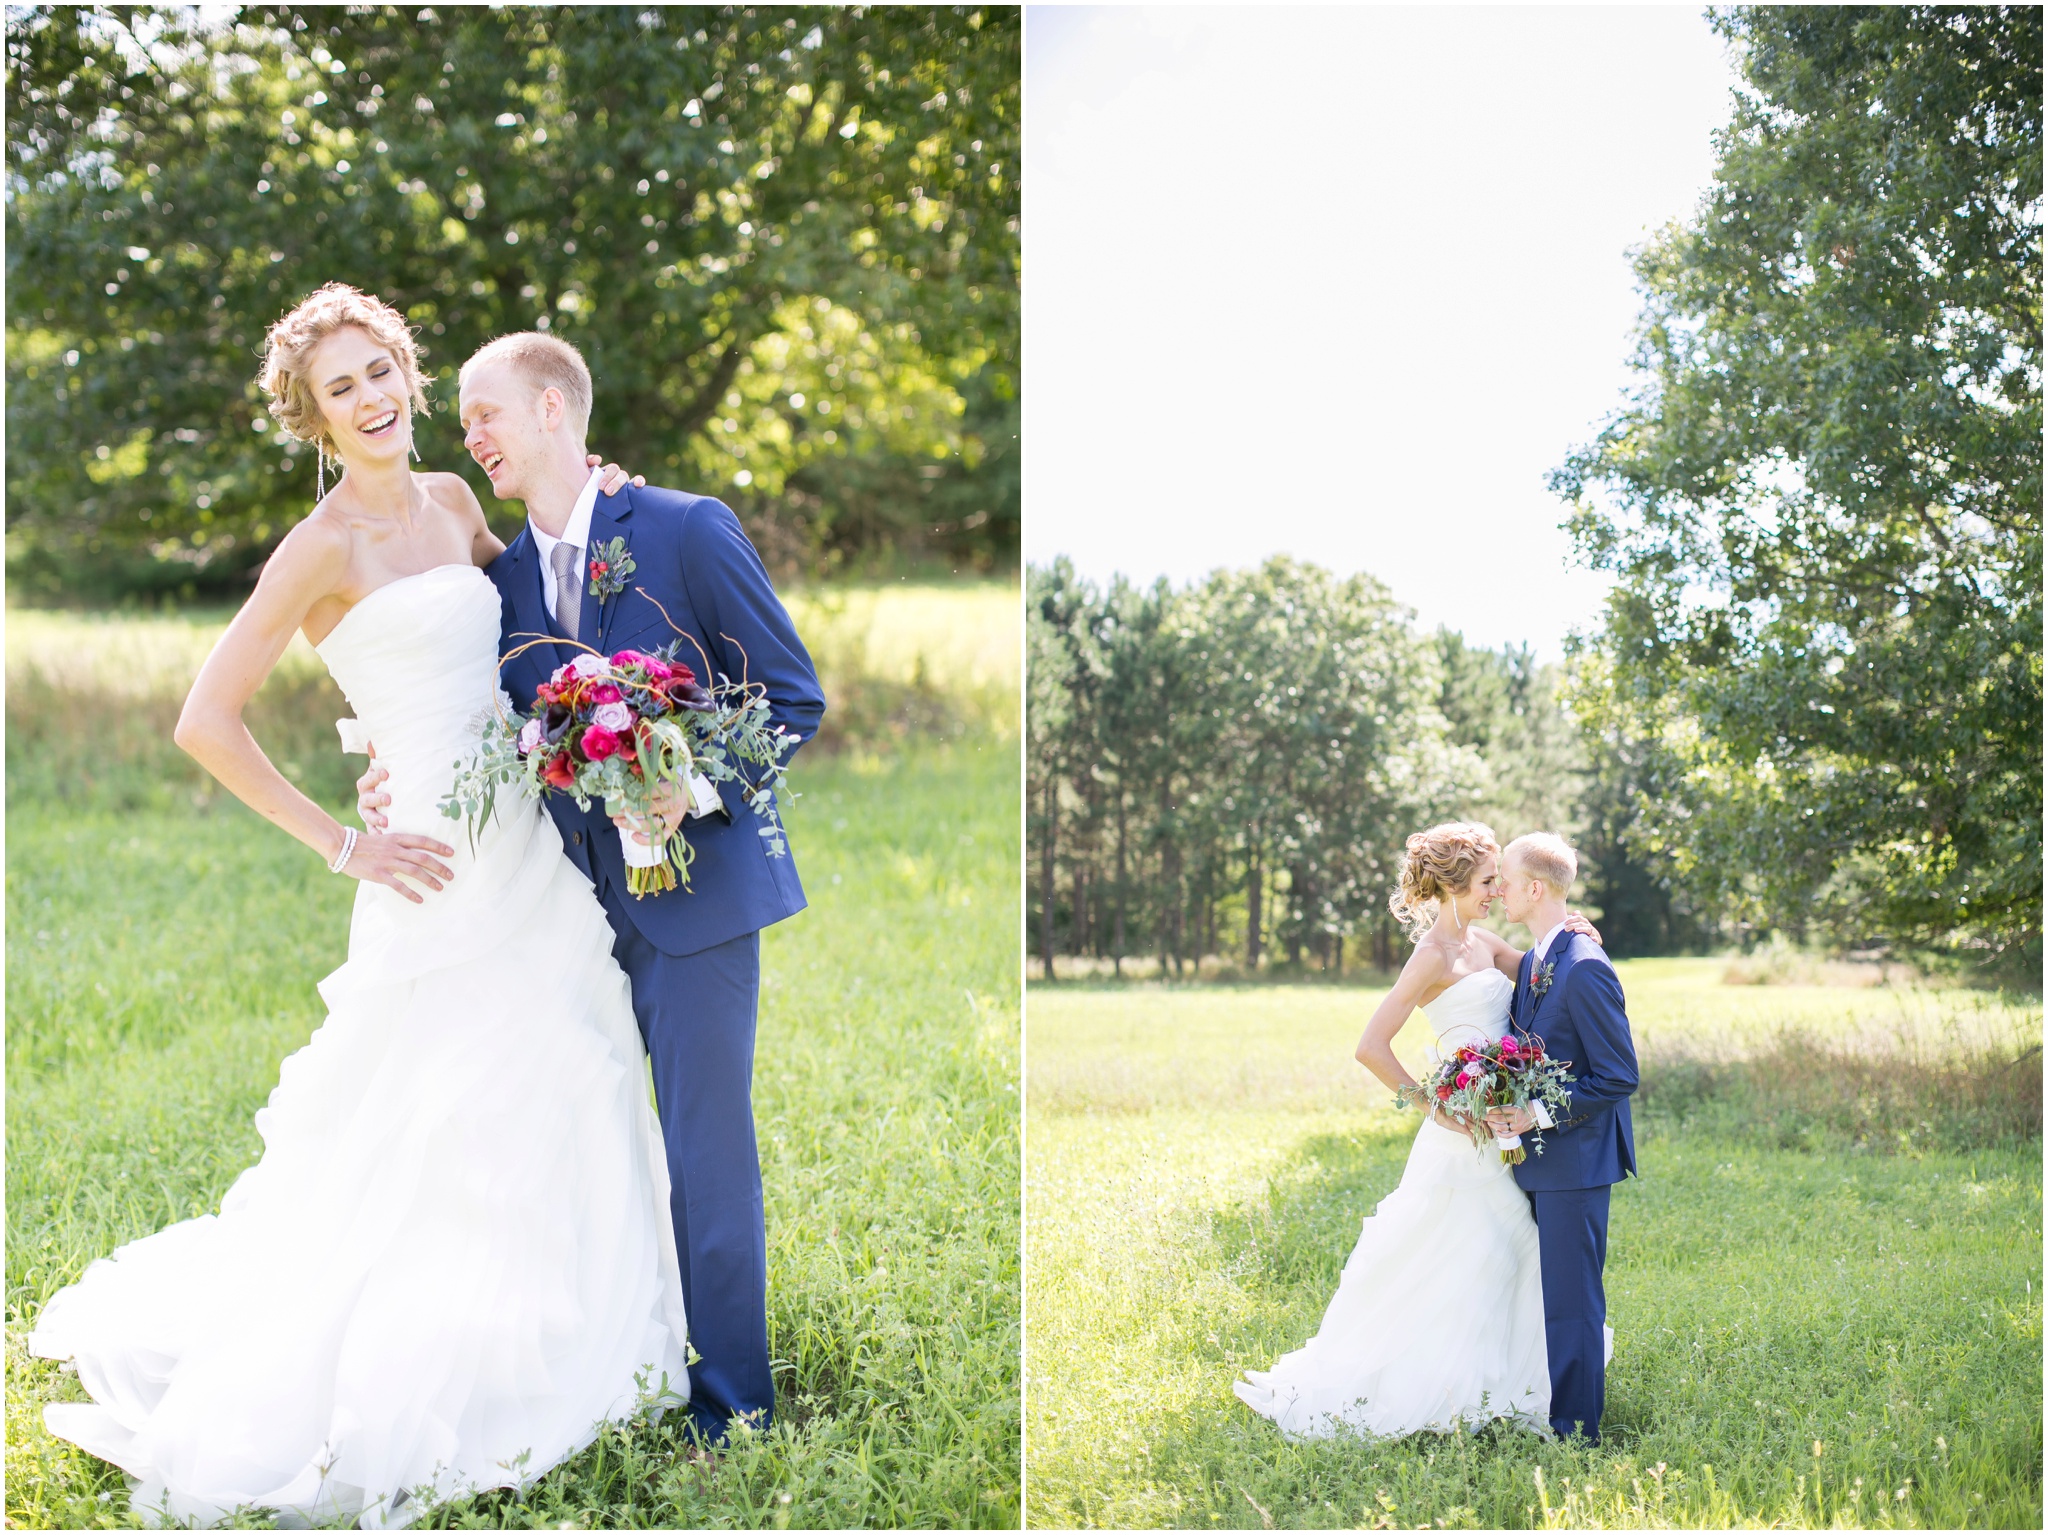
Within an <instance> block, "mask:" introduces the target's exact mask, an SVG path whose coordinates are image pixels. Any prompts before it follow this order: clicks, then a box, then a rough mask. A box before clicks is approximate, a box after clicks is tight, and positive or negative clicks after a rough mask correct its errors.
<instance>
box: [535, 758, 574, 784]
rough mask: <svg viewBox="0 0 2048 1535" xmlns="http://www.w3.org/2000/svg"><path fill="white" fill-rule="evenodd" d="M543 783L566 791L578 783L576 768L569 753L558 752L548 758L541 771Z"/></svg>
mask: <svg viewBox="0 0 2048 1535" xmlns="http://www.w3.org/2000/svg"><path fill="white" fill-rule="evenodd" d="M540 778H541V782H542V783H544V784H547V785H549V786H551V787H553V788H556V789H566V788H568V787H569V785H571V784H572V783H574V782H575V781H576V766H575V764H574V763H572V762H571V761H570V760H569V754H568V753H567V752H556V753H555V754H554V755H553V756H552V757H550V758H548V760H547V763H546V765H545V766H543V767H542V768H541V770H540Z"/></svg>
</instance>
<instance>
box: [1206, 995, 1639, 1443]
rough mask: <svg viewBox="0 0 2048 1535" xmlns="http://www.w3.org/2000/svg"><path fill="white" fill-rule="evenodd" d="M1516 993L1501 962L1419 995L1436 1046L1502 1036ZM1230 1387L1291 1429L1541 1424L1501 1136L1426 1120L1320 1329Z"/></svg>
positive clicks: (1529, 1251) (1538, 1372)
mask: <svg viewBox="0 0 2048 1535" xmlns="http://www.w3.org/2000/svg"><path fill="white" fill-rule="evenodd" d="M1513 994H1514V982H1513V981H1511V980H1509V979H1508V978H1507V977H1506V976H1505V975H1502V974H1501V973H1500V972H1499V971H1497V970H1482V971H1479V972H1477V973H1475V974H1473V975H1468V976H1465V977H1463V978H1462V979H1460V980H1458V981H1456V982H1454V983H1453V984H1452V985H1451V986H1449V987H1448V988H1446V989H1445V990H1444V991H1443V992H1442V993H1441V994H1440V995H1439V996H1438V997H1437V999H1436V1000H1435V1001H1434V1002H1432V1003H1431V1004H1430V1005H1429V1006H1428V1007H1427V1008H1425V1009H1424V1012H1425V1014H1426V1015H1427V1017H1428V1019H1429V1022H1430V1025H1431V1027H1432V1028H1433V1029H1434V1030H1435V1033H1436V1036H1437V1045H1438V1048H1439V1049H1440V1050H1445V1051H1448V1050H1451V1049H1455V1048H1456V1047H1457V1046H1459V1045H1461V1044H1466V1043H1470V1042H1472V1041H1474V1040H1477V1039H1481V1038H1488V1039H1497V1038H1499V1037H1500V1035H1501V1034H1502V1033H1503V1032H1505V1030H1506V1029H1507V1017H1508V999H1509V998H1510V997H1511V996H1512V995H1513ZM1610 1338H1611V1335H1610ZM1610 1349H1611V1344H1610ZM1233 1386H1234V1389H1235V1390H1236V1392H1237V1394H1238V1396H1240V1397H1241V1398H1243V1400H1244V1401H1245V1403H1246V1404H1247V1405H1248V1406H1250V1407H1251V1409H1252V1410H1253V1411H1254V1412H1257V1413H1260V1414H1261V1415H1263V1416H1265V1417H1267V1418H1270V1419H1272V1420H1273V1422H1274V1423H1275V1424H1276V1425H1278V1427H1279V1428H1280V1429H1281V1430H1282V1431H1283V1432H1285V1433H1286V1434H1288V1435H1289V1436H1290V1437H1300V1438H1326V1437H1329V1436H1331V1435H1333V1434H1337V1433H1342V1432H1353V1433H1364V1434H1370V1435H1374V1436H1377V1437H1382V1438H1397V1437H1399V1436H1401V1435H1404V1434H1412V1433H1415V1432H1417V1431H1419V1430H1423V1429H1432V1430H1436V1431H1438V1432H1449V1431H1450V1430H1451V1429H1452V1428H1453V1427H1454V1426H1456V1425H1458V1424H1460V1423H1462V1424H1465V1425H1467V1426H1476V1425H1478V1424H1481V1423H1484V1422H1487V1421H1490V1420H1493V1419H1507V1420H1510V1421H1512V1422H1515V1423H1519V1424H1522V1425H1525V1426H1527V1427H1530V1428H1533V1429H1535V1430H1537V1431H1538V1432H1541V1433H1548V1432H1549V1425H1548V1421H1547V1420H1548V1417H1549V1412H1550V1367H1549V1359H1548V1351H1547V1349H1546V1347H1545V1343H1544V1329H1543V1278H1542V1268H1541V1264H1540V1262H1539V1259H1538V1252H1537V1242H1536V1222H1535V1219H1534V1217H1533V1216H1532V1215H1531V1214H1530V1211H1529V1201H1528V1199H1527V1197H1526V1196H1525V1195H1524V1194H1523V1193H1522V1191H1521V1189H1520V1188H1519V1187H1518V1186H1517V1185H1516V1183H1515V1180H1514V1176H1513V1173H1512V1171H1511V1169H1510V1168H1509V1167H1508V1165H1507V1164H1506V1163H1504V1162H1502V1161H1501V1160H1500V1155H1499V1152H1498V1151H1497V1149H1496V1148H1494V1147H1493V1146H1491V1145H1487V1146H1484V1147H1475V1146H1474V1145H1473V1144H1472V1142H1471V1141H1470V1140H1469V1139H1468V1138H1467V1137H1466V1136H1464V1135H1462V1134H1460V1133H1459V1132H1458V1131H1456V1130H1447V1129H1445V1128H1444V1127H1443V1126H1441V1125H1439V1124H1437V1123H1436V1122H1435V1121H1434V1120H1433V1119H1425V1120H1423V1122H1422V1125H1421V1128H1420V1129H1418V1130H1417V1131H1416V1133H1415V1142H1414V1146H1413V1147H1412V1149H1411V1150H1410V1151H1409V1153H1408V1165H1407V1168H1406V1169H1405V1170H1404V1171H1403V1173H1402V1175H1401V1183H1400V1186H1399V1187H1398V1188H1396V1189H1395V1190H1394V1191H1393V1192H1392V1193H1391V1194H1389V1195H1387V1197H1386V1198H1385V1199H1383V1200H1381V1201H1380V1204H1379V1208H1378V1210H1376V1211H1375V1212H1374V1213H1373V1214H1371V1215H1369V1216H1367V1217H1366V1218H1365V1224H1364V1228H1363V1229H1362V1230H1361V1231H1360V1233H1359V1237H1358V1245H1357V1246H1356V1247H1354V1248H1353V1249H1352V1252H1351V1257H1350V1259H1349V1260H1348V1261H1347V1262H1346V1263H1345V1265H1344V1274H1343V1278H1342V1279H1341V1280H1340V1281H1339V1282H1338V1285H1337V1293H1336V1295H1335V1297H1334V1298H1333V1299H1332V1300H1331V1301H1330V1305H1329V1309H1328V1310H1327V1311H1326V1312H1325V1313H1324V1315H1323V1325H1322V1327H1321V1328H1320V1329H1319V1330H1318V1331H1317V1333H1316V1335H1315V1336H1314V1337H1313V1338H1311V1339H1309V1341H1308V1342H1307V1343H1306V1344H1304V1345H1303V1346H1302V1347H1301V1348H1299V1349H1297V1350H1295V1351H1294V1352H1293V1353H1291V1354H1287V1355H1284V1356H1283V1357H1282V1358H1281V1359H1280V1360H1279V1362H1278V1363H1276V1364H1275V1365H1274V1366H1273V1368H1272V1369H1271V1370H1263V1371H1262V1370H1249V1371H1246V1372H1245V1379H1243V1380H1241V1381H1237V1382H1234V1383H1233Z"/></svg>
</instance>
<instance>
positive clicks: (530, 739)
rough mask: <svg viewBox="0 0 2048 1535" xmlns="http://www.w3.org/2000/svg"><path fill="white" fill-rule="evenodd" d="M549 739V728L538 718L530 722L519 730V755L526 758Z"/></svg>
mask: <svg viewBox="0 0 2048 1535" xmlns="http://www.w3.org/2000/svg"><path fill="white" fill-rule="evenodd" d="M547 738H548V727H547V726H546V724H544V723H543V722H542V721H541V720H540V719H539V718H538V717H535V718H533V719H530V720H528V721H527V722H526V723H525V724H524V725H522V726H521V727H520V729H519V755H520V756H522V757H523V756H525V755H526V754H527V753H528V752H530V751H532V750H533V749H534V748H535V747H536V746H538V745H540V743H541V742H543V741H545V740H546V739H547Z"/></svg>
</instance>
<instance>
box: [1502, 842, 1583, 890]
mask: <svg viewBox="0 0 2048 1535" xmlns="http://www.w3.org/2000/svg"><path fill="white" fill-rule="evenodd" d="M1500 861H1501V867H1502V868H1507V867H1510V866H1513V867H1518V868H1520V869H1521V870H1522V871H1523V872H1524V873H1527V874H1532V875H1534V876H1535V877H1536V878H1537V879H1540V880H1542V881H1543V883H1544V885H1545V886H1546V887H1548V889H1549V891H1550V893H1551V894H1552V895H1554V896H1556V897H1557V898H1558V899H1559V900H1560V901H1561V900H1563V899H1564V898H1565V897H1566V896H1567V895H1569V894H1570V893H1571V888H1572V881H1573V880H1575V879H1577V878H1578V877H1579V855H1578V854H1577V853H1574V852H1573V851H1572V846H1571V844H1570V843H1569V842H1567V841H1565V840H1564V838H1562V837H1559V836H1555V835H1553V834H1552V833H1550V832H1547V831H1532V832H1530V833H1529V834H1528V835H1527V836H1525V837H1517V838H1515V840H1514V841H1512V842H1510V843H1509V844H1508V846H1507V851H1506V852H1504V853H1503V854H1501V860H1500Z"/></svg>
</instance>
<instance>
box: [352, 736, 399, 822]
mask: <svg viewBox="0 0 2048 1535" xmlns="http://www.w3.org/2000/svg"><path fill="white" fill-rule="evenodd" d="M366 744H367V745H368V746H369V748H370V766H369V769H368V771H366V772H365V773H364V774H363V776H362V777H361V778H358V779H357V780H356V814H357V815H359V816H361V817H362V819H363V824H364V825H365V826H367V827H369V828H370V830H371V831H388V830H389V829H390V826H391V823H390V821H389V819H388V818H387V817H386V816H385V814H384V807H385V806H386V805H388V804H390V803H391V796H390V795H388V794H386V793H384V792H383V790H382V789H381V788H380V787H379V786H380V785H381V784H382V783H383V782H384V780H385V779H387V778H389V777H390V776H391V775H390V774H389V773H387V772H385V771H384V769H382V768H381V767H379V766H377V743H376V742H375V741H371V742H368V743H366Z"/></svg>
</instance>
